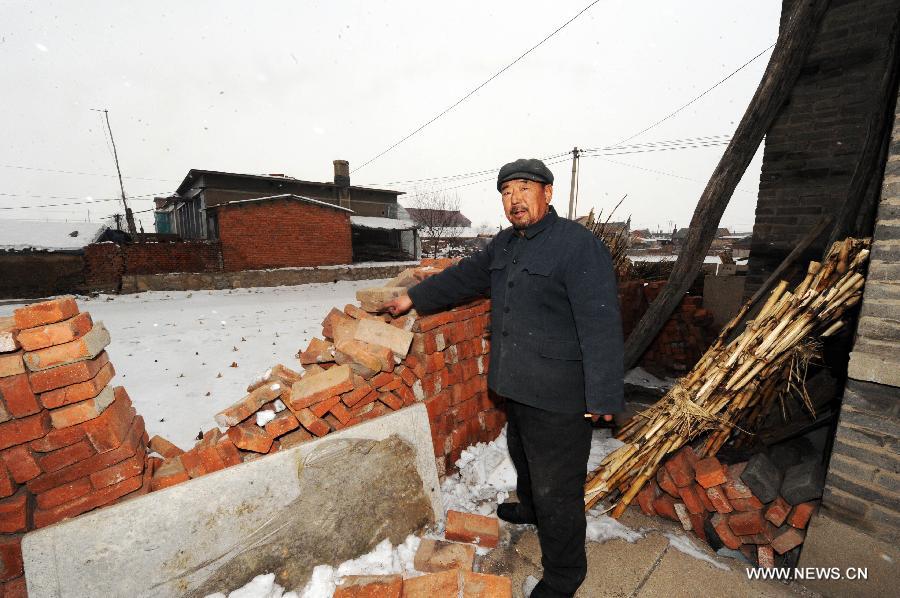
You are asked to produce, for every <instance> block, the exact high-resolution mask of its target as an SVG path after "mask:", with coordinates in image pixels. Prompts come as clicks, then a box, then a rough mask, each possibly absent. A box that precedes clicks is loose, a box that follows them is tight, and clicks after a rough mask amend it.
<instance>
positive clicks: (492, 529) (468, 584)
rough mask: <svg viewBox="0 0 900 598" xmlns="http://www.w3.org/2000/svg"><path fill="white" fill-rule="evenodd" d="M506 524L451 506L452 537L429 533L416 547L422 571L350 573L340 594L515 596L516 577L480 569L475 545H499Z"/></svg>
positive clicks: (342, 597) (355, 597)
mask: <svg viewBox="0 0 900 598" xmlns="http://www.w3.org/2000/svg"><path fill="white" fill-rule="evenodd" d="M499 533H500V525H499V522H498V521H497V519H494V518H491V517H484V516H483V515H474V514H471V513H461V512H458V511H450V512H448V513H447V530H446V533H445V537H446V538H447V540H455V541H450V542H448V541H445V540H434V539H429V538H423V539H422V540H421V542H420V543H419V548H418V550H417V551H416V556H415V559H414V560H413V567H414V568H415V569H416V571H419V572H420V573H425V575H421V576H418V577H407V578H406V579H404V578H403V577H402V576H400V575H367V576H348V577H345V578H344V580H343V582H342V583H341V585H339V586H338V587H337V589H336V590H335V593H334V598H368V597H374V596H378V597H379V598H391V597H393V598H401V597H405V598H436V597H439V596H466V598H511V596H512V580H510V578H508V577H501V576H497V575H488V574H484V573H475V572H474V571H473V570H472V568H473V565H474V563H475V545H479V546H485V547H493V546H496V545H497V541H498V537H499Z"/></svg>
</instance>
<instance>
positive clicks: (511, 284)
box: [506, 280, 516, 288]
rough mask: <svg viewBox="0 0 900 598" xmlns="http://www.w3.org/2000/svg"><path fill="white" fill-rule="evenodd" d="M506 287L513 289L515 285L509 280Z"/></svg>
mask: <svg viewBox="0 0 900 598" xmlns="http://www.w3.org/2000/svg"><path fill="white" fill-rule="evenodd" d="M506 286H508V287H509V288H513V287H514V286H516V285H515V283H514V282H513V281H511V280H510V281H509V284H508V285H506Z"/></svg>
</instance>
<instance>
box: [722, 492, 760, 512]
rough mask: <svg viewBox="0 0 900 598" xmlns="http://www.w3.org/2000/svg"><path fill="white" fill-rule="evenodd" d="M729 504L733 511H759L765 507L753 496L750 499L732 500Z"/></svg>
mask: <svg viewBox="0 0 900 598" xmlns="http://www.w3.org/2000/svg"><path fill="white" fill-rule="evenodd" d="M730 502H731V506H732V507H734V510H735V511H759V510H760V509H762V508H763V507H764V506H765V505H764V504H763V503H762V502H761V501H760V500H759V499H758V498H756V497H755V496H751V497H750V498H732V499H730Z"/></svg>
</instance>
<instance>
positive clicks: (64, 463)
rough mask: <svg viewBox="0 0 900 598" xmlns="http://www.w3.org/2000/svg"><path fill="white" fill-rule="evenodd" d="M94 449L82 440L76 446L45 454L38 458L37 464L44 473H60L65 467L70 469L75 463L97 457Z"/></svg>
mask: <svg viewBox="0 0 900 598" xmlns="http://www.w3.org/2000/svg"><path fill="white" fill-rule="evenodd" d="M95 454H96V451H94V447H92V446H91V444H90V443H89V442H88V441H87V440H80V441H79V442H76V443H75V444H72V445H69V446H67V447H64V448H61V449H59V450H56V451H53V452H52V453H44V454H42V455H39V456H38V457H37V464H38V466H40V468H41V469H42V470H43V471H46V472H48V473H49V472H52V471H59V470H60V469H62V468H63V467H68V466H69V465H72V464H73V463H78V462H79V461H84V460H85V459H87V458H88V457H90V456H91V455H95Z"/></svg>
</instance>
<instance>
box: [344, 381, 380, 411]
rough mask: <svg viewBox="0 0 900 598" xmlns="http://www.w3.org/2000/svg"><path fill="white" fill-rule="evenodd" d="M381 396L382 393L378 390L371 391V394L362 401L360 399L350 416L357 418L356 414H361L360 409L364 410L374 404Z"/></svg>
mask: <svg viewBox="0 0 900 598" xmlns="http://www.w3.org/2000/svg"><path fill="white" fill-rule="evenodd" d="M379 394H380V393H379V392H378V391H377V390H375V389H374V388H373V389H372V390H370V391H369V393H368V394H366V396H364V397H363V398H362V399H360V400H359V401H357V402H356V403H355V404H354V405H353V407H352V408H351V409H350V416H351V417H356V416H355V415H354V414H356V413H357V412H359V410H360V409H362V408H363V407H365V406H366V405H368V404H369V403H374V402H375V401H376V400H378V395H379ZM370 409H371V407H370Z"/></svg>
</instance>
